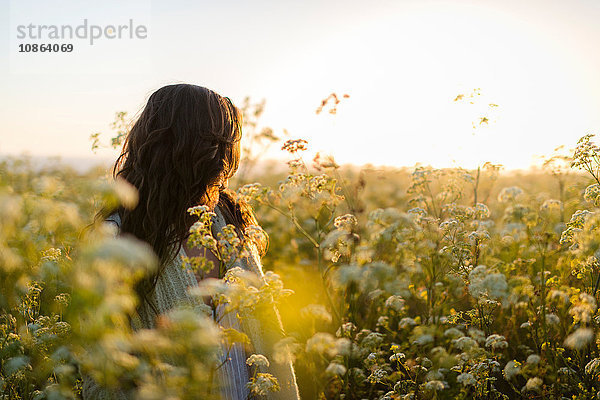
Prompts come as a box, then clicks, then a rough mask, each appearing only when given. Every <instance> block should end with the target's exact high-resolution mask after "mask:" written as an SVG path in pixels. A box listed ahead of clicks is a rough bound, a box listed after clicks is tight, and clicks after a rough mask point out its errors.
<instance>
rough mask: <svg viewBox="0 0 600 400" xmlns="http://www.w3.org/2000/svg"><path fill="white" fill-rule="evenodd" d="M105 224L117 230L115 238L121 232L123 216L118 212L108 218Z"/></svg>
mask: <svg viewBox="0 0 600 400" xmlns="http://www.w3.org/2000/svg"><path fill="white" fill-rule="evenodd" d="M103 223H104V224H108V225H109V226H110V227H111V228H113V229H115V236H116V235H117V234H118V232H120V231H121V216H120V215H119V213H118V212H116V211H115V212H114V213H112V214H110V215H109V216H108V217H106V218H105V219H104V221H103Z"/></svg>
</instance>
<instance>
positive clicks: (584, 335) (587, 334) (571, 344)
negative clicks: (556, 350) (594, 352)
mask: <svg viewBox="0 0 600 400" xmlns="http://www.w3.org/2000/svg"><path fill="white" fill-rule="evenodd" d="M592 340H594V330H593V329H590V328H579V329H577V330H576V331H575V332H573V333H571V334H570V335H569V336H567V338H566V339H565V346H566V347H568V348H570V349H573V350H581V349H583V348H584V347H586V346H587V345H588V344H590V342H591V341H592Z"/></svg>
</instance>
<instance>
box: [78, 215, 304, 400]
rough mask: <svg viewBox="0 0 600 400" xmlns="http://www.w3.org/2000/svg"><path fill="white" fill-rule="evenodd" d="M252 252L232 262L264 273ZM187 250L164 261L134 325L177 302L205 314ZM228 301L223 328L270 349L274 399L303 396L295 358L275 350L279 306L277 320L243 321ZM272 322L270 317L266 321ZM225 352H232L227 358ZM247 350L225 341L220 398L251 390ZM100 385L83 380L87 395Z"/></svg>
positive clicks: (230, 399) (219, 316)
mask: <svg viewBox="0 0 600 400" xmlns="http://www.w3.org/2000/svg"><path fill="white" fill-rule="evenodd" d="M214 211H215V215H216V216H215V218H214V219H213V228H214V229H213V232H214V233H217V232H220V231H221V229H222V228H223V227H224V226H225V225H226V221H225V217H224V216H223V213H222V212H221V211H220V209H219V207H215V209H214ZM106 221H108V222H110V223H113V224H114V225H115V226H116V227H117V229H120V226H121V220H120V217H119V215H118V214H117V213H114V214H112V215H111V216H109V217H108V218H107V219H106ZM251 249H252V250H253V251H251V255H250V257H248V258H247V259H240V260H238V261H237V262H236V263H235V264H234V265H232V266H231V267H239V268H242V269H244V270H247V271H250V272H252V273H255V274H257V275H259V276H261V277H262V275H263V272H262V266H261V262H260V256H259V255H258V251H257V250H256V248H255V247H251ZM185 256H186V252H185V250H184V247H183V246H182V247H181V249H180V250H179V253H178V255H177V256H176V257H175V259H174V261H173V262H171V263H169V264H168V265H166V266H165V268H164V269H163V271H162V272H161V274H160V275H159V276H158V279H157V281H156V286H155V289H154V291H153V293H152V294H151V295H150V296H149V297H148V302H151V303H152V304H149V303H145V304H144V305H143V306H142V307H141V308H140V310H139V313H138V316H136V318H134V319H133V321H132V326H133V328H134V329H142V328H144V329H152V328H155V326H156V322H155V321H156V318H157V317H158V316H159V315H161V314H165V313H166V312H168V311H169V310H171V309H172V308H174V307H176V306H178V305H180V306H181V305H184V306H191V307H192V308H193V309H194V310H195V312H197V313H199V314H204V313H205V312H206V306H205V304H204V303H203V302H202V301H201V300H200V299H199V298H198V297H197V296H193V295H191V294H190V293H189V289H190V288H192V287H194V286H197V285H198V282H199V279H198V278H199V277H198V276H196V274H194V272H193V270H192V269H191V268H190V267H189V266H187V265H185V263H184V262H183V261H182V260H183V258H182V257H185ZM224 310H225V306H224V305H223V304H221V305H219V306H217V307H216V309H214V314H213V318H214V319H215V320H216V321H219V323H220V325H221V326H222V327H223V328H225V329H226V328H233V329H236V330H238V331H241V332H243V333H245V334H246V335H247V336H248V337H249V338H250V340H251V344H252V347H253V352H254V353H259V354H263V355H265V356H266V357H267V358H268V359H269V360H270V362H271V368H269V370H268V371H265V372H269V373H271V374H272V375H274V376H275V377H276V378H277V379H278V383H279V385H280V390H279V391H278V392H272V393H270V394H269V396H268V398H270V399H291V400H293V399H299V394H298V388H297V384H296V379H295V374H294V370H293V366H292V364H291V362H290V361H285V362H281V363H278V362H276V360H275V357H274V356H273V353H274V348H273V347H274V345H275V340H276V339H277V338H283V336H282V333H283V329H282V327H281V322H280V320H279V316H278V313H277V310H276V309H273V313H272V315H271V316H270V317H271V318H272V319H273V320H272V321H260V320H253V321H248V323H240V321H239V320H238V318H237V317H236V316H235V315H234V313H232V312H228V313H225V312H224ZM265 322H267V323H265ZM226 358H228V359H227V360H226ZM246 358H247V354H246V352H245V350H244V347H243V346H242V345H241V344H239V343H237V344H234V345H233V346H231V348H230V347H228V346H226V345H223V346H222V348H221V353H220V362H221V363H222V365H221V367H220V368H218V370H217V376H218V381H219V383H220V386H221V391H220V394H221V396H220V398H222V399H226V400H238V399H246V398H248V395H249V391H248V388H247V385H246V383H247V382H248V381H249V378H250V377H249V373H248V369H247V366H246ZM98 390H100V389H99V388H98V386H97V385H95V384H94V383H93V381H91V380H89V379H87V380H86V381H84V390H83V392H84V398H103V397H102V396H99V397H96V396H94V395H93V392H95V391H96V392H97V391H98Z"/></svg>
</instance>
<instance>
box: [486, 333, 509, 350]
mask: <svg viewBox="0 0 600 400" xmlns="http://www.w3.org/2000/svg"><path fill="white" fill-rule="evenodd" d="M485 347H489V348H491V349H492V350H493V351H496V350H502V349H506V348H507V347H508V342H507V341H506V338H505V337H504V336H502V335H498V334H495V333H494V334H492V335H490V336H488V337H487V339H486V340H485Z"/></svg>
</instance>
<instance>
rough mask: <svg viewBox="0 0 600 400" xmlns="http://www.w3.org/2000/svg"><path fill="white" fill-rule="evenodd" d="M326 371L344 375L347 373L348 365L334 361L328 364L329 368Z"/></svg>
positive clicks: (330, 373)
mask: <svg viewBox="0 0 600 400" xmlns="http://www.w3.org/2000/svg"><path fill="white" fill-rule="evenodd" d="M325 373H326V374H327V375H337V376H342V375H344V374H345V373H346V367H345V366H343V365H342V364H338V363H336V362H332V363H330V364H329V365H328V366H327V369H325Z"/></svg>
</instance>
